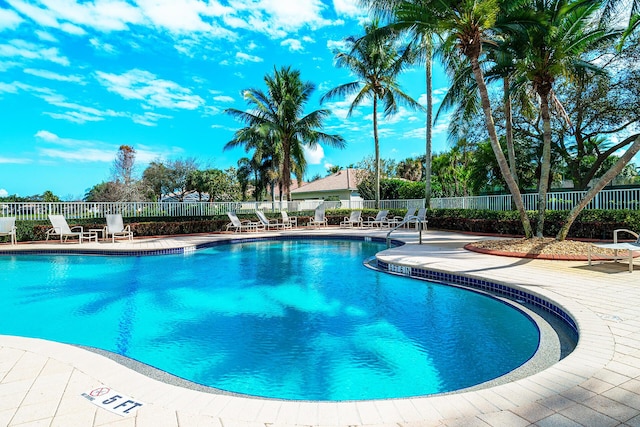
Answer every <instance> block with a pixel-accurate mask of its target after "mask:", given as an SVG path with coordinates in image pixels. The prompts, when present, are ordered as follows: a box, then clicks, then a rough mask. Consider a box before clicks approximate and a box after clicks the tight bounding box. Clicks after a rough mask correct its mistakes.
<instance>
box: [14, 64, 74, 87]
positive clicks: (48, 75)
mask: <svg viewBox="0 0 640 427" xmlns="http://www.w3.org/2000/svg"><path fill="white" fill-rule="evenodd" d="M22 71H23V72H25V73H27V74H31V75H32V76H37V77H42V78H43V79H48V80H57V81H59V82H71V83H83V82H84V79H83V78H82V77H81V76H73V75H64V76H63V75H62V74H58V73H54V72H53V71H49V70H39V69H34V68H25V69H24V70H22Z"/></svg>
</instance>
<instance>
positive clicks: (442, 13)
mask: <svg viewBox="0 0 640 427" xmlns="http://www.w3.org/2000/svg"><path fill="white" fill-rule="evenodd" d="M376 1H377V2H379V3H384V1H383V0H376ZM392 3H393V15H394V22H396V23H398V24H399V25H403V26H414V27H415V31H416V32H422V33H424V34H432V33H433V32H436V33H438V34H440V35H441V37H442V38H443V40H442V43H441V46H440V48H439V49H440V52H441V54H442V55H443V58H445V62H446V63H448V64H460V61H456V60H455V58H458V55H459V54H462V55H463V58H464V59H465V60H466V61H468V65H470V67H471V71H472V73H473V76H474V79H475V81H476V85H477V90H478V92H479V95H480V101H481V106H482V111H483V113H484V116H485V124H486V127H487V132H488V134H489V139H490V141H491V147H492V149H493V152H494V154H495V156H496V159H497V161H498V165H499V167H500V172H501V174H502V175H503V176H504V177H505V181H506V182H507V186H508V188H509V191H510V192H511V194H512V196H513V199H514V203H515V205H516V208H517V210H518V213H519V215H520V219H521V221H522V225H523V228H524V231H525V235H526V236H527V237H529V236H531V234H532V231H531V224H530V222H529V217H528V215H527V212H526V210H525V209H524V204H523V202H522V197H521V194H520V190H519V188H518V184H517V183H516V181H515V179H514V177H513V175H512V174H511V171H510V169H509V164H508V162H507V159H506V157H505V155H504V153H503V152H502V149H501V147H500V143H499V139H498V135H497V133H496V129H495V124H494V121H493V116H492V109H491V103H490V100H489V92H488V89H487V84H486V81H485V78H484V73H483V71H482V69H481V67H480V58H481V56H482V54H483V49H482V47H483V44H485V43H487V42H490V41H492V40H491V37H492V36H493V35H494V34H495V33H496V31H497V30H498V29H500V27H501V24H507V25H508V26H513V25H514V22H513V19H512V17H513V11H512V10H510V9H509V6H511V7H512V8H515V7H516V6H519V2H516V3H508V2H499V1H497V0H479V1H473V2H466V1H465V2H459V1H457V0H432V1H424V0H413V1H407V0H405V1H393V2H392ZM498 18H500V19H498Z"/></svg>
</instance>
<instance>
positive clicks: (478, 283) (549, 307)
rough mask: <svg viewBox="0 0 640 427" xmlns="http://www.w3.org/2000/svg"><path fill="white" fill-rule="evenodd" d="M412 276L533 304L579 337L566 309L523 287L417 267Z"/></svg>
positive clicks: (385, 265)
mask: <svg viewBox="0 0 640 427" xmlns="http://www.w3.org/2000/svg"><path fill="white" fill-rule="evenodd" d="M377 265H378V268H380V269H381V270H384V271H390V269H389V263H386V262H384V261H380V260H377ZM410 277H413V278H416V279H421V280H429V281H434V282H440V283H444V284H454V285H461V286H464V287H468V288H471V289H476V290H480V291H484V292H488V293H491V294H496V295H500V296H503V297H506V298H509V299H512V300H515V301H516V302H518V303H520V304H531V305H533V306H535V307H537V308H539V309H541V310H544V311H545V312H547V313H550V314H552V315H553V316H555V317H556V318H558V319H560V320H561V321H563V322H564V323H565V324H567V326H569V328H570V329H571V331H572V332H573V333H575V338H577V337H578V325H577V324H576V322H575V320H574V319H573V318H572V317H571V316H570V315H569V314H568V313H567V312H566V311H564V310H563V309H562V308H560V307H558V306H557V305H556V304H554V303H552V302H550V301H547V300H545V299H544V298H541V297H539V296H537V295H534V294H531V293H529V292H526V291H523V290H521V289H515V288H512V287H510V286H507V285H503V284H500V283H494V282H490V281H488V280H483V279H476V278H474V277H467V276H461V275H458V274H453V273H448V272H442V271H436V270H427V269H423V268H417V267H411V273H410Z"/></svg>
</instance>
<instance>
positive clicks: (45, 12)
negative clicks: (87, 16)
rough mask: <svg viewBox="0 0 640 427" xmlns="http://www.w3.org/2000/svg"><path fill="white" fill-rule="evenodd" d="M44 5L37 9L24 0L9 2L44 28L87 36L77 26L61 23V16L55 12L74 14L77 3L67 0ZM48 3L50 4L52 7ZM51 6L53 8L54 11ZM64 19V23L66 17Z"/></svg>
mask: <svg viewBox="0 0 640 427" xmlns="http://www.w3.org/2000/svg"><path fill="white" fill-rule="evenodd" d="M43 3H45V4H44V7H37V6H34V5H32V4H30V3H26V2H24V1H22V0H9V4H10V5H11V6H13V7H14V9H16V10H17V11H18V12H20V13H21V14H22V15H24V16H26V17H28V18H30V19H32V20H33V21H35V22H36V23H37V24H39V25H41V26H43V27H51V28H57V29H60V30H62V31H64V32H66V33H69V34H75V35H82V34H85V31H84V30H83V29H82V28H80V27H78V26H77V25H75V24H72V23H70V22H60V19H59V16H57V15H58V11H57V10H55V9H58V10H59V11H62V12H68V13H73V12H74V11H76V10H77V8H75V7H73V4H75V2H70V1H66V0H63V1H59V0H44V1H43ZM46 3H50V5H49V4H46ZM50 6H53V9H52V8H51V7H50ZM62 18H63V19H62V20H63V21H64V17H62Z"/></svg>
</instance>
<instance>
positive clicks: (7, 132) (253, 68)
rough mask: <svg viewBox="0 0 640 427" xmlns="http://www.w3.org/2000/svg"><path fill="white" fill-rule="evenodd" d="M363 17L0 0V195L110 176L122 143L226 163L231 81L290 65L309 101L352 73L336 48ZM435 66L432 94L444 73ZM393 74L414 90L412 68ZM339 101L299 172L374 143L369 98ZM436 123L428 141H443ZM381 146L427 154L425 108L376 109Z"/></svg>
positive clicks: (341, 4) (236, 96)
mask: <svg viewBox="0 0 640 427" xmlns="http://www.w3.org/2000/svg"><path fill="white" fill-rule="evenodd" d="M366 19H367V17H366V13H365V11H364V10H362V9H361V8H359V7H358V6H357V0H324V1H321V0H180V1H177V0H92V1H80V0H35V1H25V0H0V105H2V119H1V120H2V125H1V127H0V129H1V132H0V148H1V150H0V196H2V195H7V194H18V195H21V196H28V195H32V194H41V193H42V192H44V191H45V190H51V191H53V192H54V193H55V194H57V195H59V196H60V197H63V198H65V199H77V198H81V197H82V196H83V194H84V193H85V191H86V190H87V189H88V188H90V187H92V186H93V185H94V184H97V183H100V182H102V181H106V180H109V179H110V176H111V166H112V163H113V160H114V157H115V154H116V152H117V149H118V147H119V146H120V145H122V144H127V145H131V146H133V147H134V148H135V149H136V150H137V162H136V163H137V170H138V173H142V171H143V170H144V168H145V167H146V165H147V164H148V162H150V161H152V160H155V159H175V158H187V157H194V158H196V159H197V161H198V163H199V166H200V167H201V168H210V167H211V168H220V169H225V168H227V167H229V166H236V162H237V160H238V159H239V158H240V157H242V156H245V153H244V151H243V150H242V149H234V150H230V151H223V146H224V144H225V143H226V142H228V141H229V140H230V139H231V138H232V135H233V132H234V131H235V130H237V129H238V128H239V127H240V124H239V123H238V122H236V121H234V120H233V119H232V118H231V117H229V116H227V115H225V114H224V113H223V110H224V109H225V108H229V107H234V108H238V109H243V110H244V109H246V104H245V102H244V100H243V99H242V96H241V92H242V90H243V89H246V88H250V87H256V88H264V84H263V77H264V75H265V74H267V73H272V72H273V69H274V66H275V67H281V66H289V65H290V66H291V67H292V68H295V69H299V70H300V72H301V77H302V79H303V80H307V81H311V82H313V83H314V84H316V86H317V90H316V92H315V95H314V97H313V98H312V100H311V102H310V103H309V105H308V106H307V111H311V110H312V109H317V108H320V107H321V106H320V104H319V99H320V96H322V95H323V94H324V93H325V92H326V91H327V90H328V89H331V88H333V87H335V86H337V85H339V84H342V83H346V82H349V81H352V80H353V78H352V76H350V75H349V74H348V72H347V71H346V70H340V69H336V68H335V67H334V66H333V50H334V49H336V48H339V47H340V46H342V45H343V41H344V39H345V38H346V37H347V36H350V35H359V34H361V32H362V23H363V22H364V21H365V20H366ZM435 76H436V79H435V82H434V89H435V91H436V94H437V95H438V96H441V94H442V93H444V91H445V90H446V86H447V83H446V79H445V77H444V75H443V74H442V72H441V70H439V69H438V70H436V73H435ZM400 82H401V85H402V87H403V89H404V90H405V92H407V93H408V94H410V95H411V96H412V97H413V98H414V99H419V100H421V101H424V93H425V82H424V69H423V68H421V67H416V68H415V69H412V70H409V71H407V72H406V73H405V74H403V75H402V77H401V80H400ZM437 101H438V99H436V102H437ZM348 105H349V100H335V101H333V102H327V103H325V104H324V105H323V106H322V107H326V108H329V109H331V110H332V111H333V115H332V117H331V119H329V120H328V121H327V122H326V126H325V131H327V132H330V133H338V134H340V135H342V136H343V137H344V138H345V140H346V142H347V148H346V149H344V150H336V149H332V148H330V147H321V148H320V149H318V150H316V151H315V152H309V153H307V161H308V163H309V168H308V172H307V175H306V177H307V178H308V177H311V176H313V175H315V174H316V173H320V174H322V175H323V176H324V174H325V173H326V168H327V167H328V166H330V165H341V166H346V165H348V164H350V163H356V162H358V161H360V160H361V159H363V158H364V157H365V156H368V155H371V154H372V153H373V137H372V131H371V129H372V124H371V106H370V105H365V106H363V107H361V108H359V109H358V110H357V111H355V112H354V114H353V115H352V117H350V118H347V117H346V111H347V109H348ZM437 105H438V104H436V107H437ZM446 125H447V123H446V120H441V121H440V123H438V124H437V126H436V129H435V130H434V152H439V151H443V150H444V149H446V142H445V140H446V135H445V131H446ZM380 148H381V156H382V157H383V158H394V159H396V160H401V159H404V158H406V157H413V156H417V155H422V154H424V152H425V148H424V113H420V112H415V111H411V110H407V109H404V108H402V109H401V110H400V112H399V113H398V114H397V115H396V116H394V117H391V118H388V119H386V120H383V121H382V123H381V126H380Z"/></svg>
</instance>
